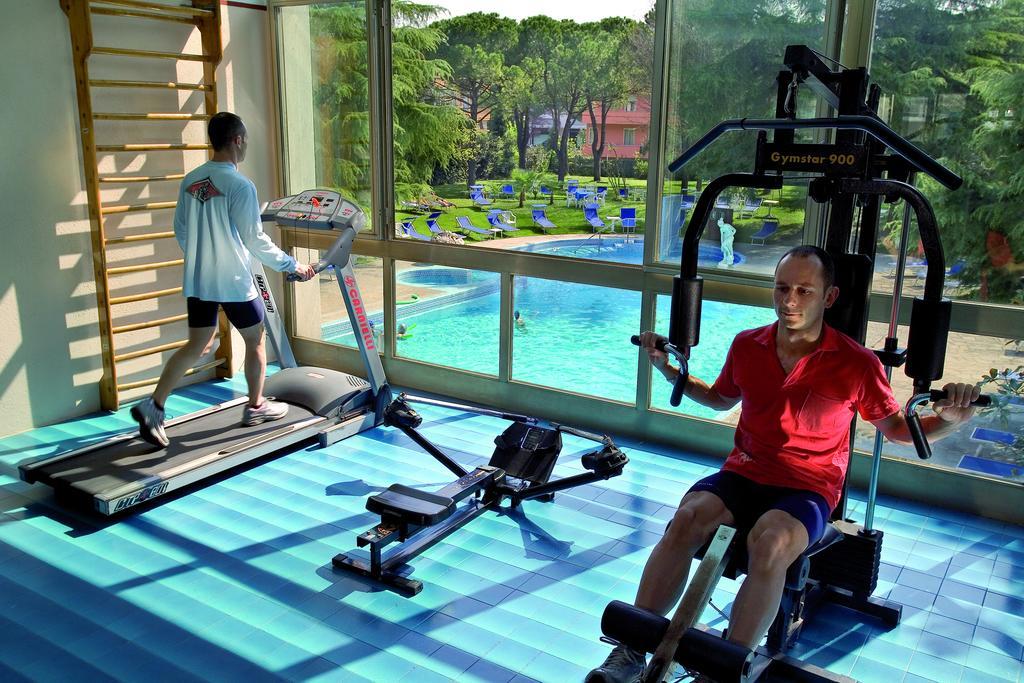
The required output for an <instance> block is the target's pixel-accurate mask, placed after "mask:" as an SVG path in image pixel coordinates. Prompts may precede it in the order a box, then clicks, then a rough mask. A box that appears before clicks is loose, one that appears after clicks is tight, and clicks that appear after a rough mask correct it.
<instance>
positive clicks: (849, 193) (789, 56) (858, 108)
mask: <svg viewBox="0 0 1024 683" xmlns="http://www.w3.org/2000/svg"><path fill="white" fill-rule="evenodd" d="M785 64H786V66H787V67H788V68H787V69H785V70H782V71H780V72H779V75H778V78H777V86H778V87H777V103H776V116H777V117H778V118H775V119H737V120H730V121H723V122H722V123H720V124H719V125H718V126H716V127H715V128H713V129H712V130H711V131H709V132H708V133H707V134H705V135H704V136H703V137H702V138H701V139H700V140H698V141H697V142H696V143H695V144H693V145H692V146H691V147H689V148H688V149H687V150H685V151H684V152H683V154H681V155H680V156H679V157H678V158H677V159H676V160H674V161H673V162H672V163H671V164H670V165H669V171H671V172H676V171H678V170H679V169H680V168H682V167H683V166H684V165H685V164H686V163H687V162H688V161H690V160H691V159H693V158H694V157H695V156H696V155H697V154H699V153H700V151H701V150H703V149H705V148H706V147H707V146H708V145H710V144H711V143H712V142H714V141H715V140H716V139H717V138H718V137H719V136H721V135H722V134H723V133H725V132H727V131H730V130H750V129H755V130H758V131H759V132H758V137H757V150H758V152H757V156H756V161H755V168H754V172H753V173H733V174H729V175H725V176H722V177H720V178H716V179H715V180H712V181H711V182H710V183H709V184H708V185H707V186H706V188H705V190H704V191H703V192H702V193H701V195H700V197H699V199H698V200H697V203H696V205H695V206H694V210H693V214H692V215H691V217H690V220H689V223H688V225H687V228H686V233H685V236H684V238H683V251H682V257H681V262H680V268H679V275H677V276H676V277H675V278H674V281H673V289H672V308H671V321H670V332H669V336H668V344H667V345H666V349H667V351H668V352H669V353H671V354H672V355H673V356H675V358H676V359H677V360H678V361H679V362H680V368H681V372H680V376H679V378H678V379H677V381H676V386H675V389H674V391H673V394H672V403H673V405H678V401H679V400H680V399H681V398H682V390H683V387H684V386H685V384H686V380H687V362H688V359H689V355H690V350H691V349H692V347H694V346H696V345H697V344H698V343H699V341H700V309H701V300H702V289H703V280H702V278H701V277H700V276H699V275H698V273H697V258H698V253H699V252H698V246H699V243H700V238H701V235H702V234H703V232H704V227H705V224H706V223H707V221H708V218H709V216H710V214H711V210H712V208H713V207H714V205H715V201H716V199H717V198H718V195H719V194H720V193H721V192H722V191H723V190H724V189H726V188H728V187H743V188H753V189H761V190H764V189H779V188H781V187H782V185H783V175H782V174H783V173H785V172H786V171H787V170H798V171H800V172H807V171H812V172H817V173H818V174H819V175H818V177H815V178H813V179H812V180H811V181H810V185H809V195H810V197H811V198H812V199H814V200H815V201H817V202H828V205H829V215H828V228H827V230H826V232H825V234H824V236H823V244H824V248H825V249H826V251H828V252H829V253H830V255H832V257H833V258H834V259H835V261H836V266H837V284H838V285H839V289H840V300H839V301H837V303H836V305H834V306H833V307H832V308H831V309H829V310H828V311H827V312H826V322H828V323H829V324H830V325H831V326H833V327H835V328H836V329H838V330H840V331H841V332H844V333H845V334H847V335H849V336H850V337H852V338H854V339H856V340H857V341H859V342H861V343H863V342H864V340H865V332H866V329H867V313H868V302H869V297H870V294H871V290H870V284H871V273H872V269H873V264H874V257H875V245H876V241H877V230H878V218H879V213H880V208H881V202H882V201H883V200H884V201H886V202H892V201H895V200H897V199H903V200H904V201H905V202H906V203H907V204H908V205H909V207H910V208H911V209H912V210H913V211H914V213H915V214H916V217H917V223H918V228H919V231H920V234H921V240H922V244H923V247H924V251H925V255H926V258H927V275H926V280H925V290H924V295H923V296H922V297H918V298H917V299H915V300H914V304H913V312H912V316H911V328H910V330H911V331H910V339H909V340H908V344H907V349H906V350H905V351H904V350H902V349H899V350H897V349H896V348H895V346H896V345H895V339H891V340H887V344H886V349H885V350H882V351H879V352H876V353H878V355H879V358H880V359H882V361H883V363H885V364H886V365H887V366H889V367H898V366H899V365H902V364H903V362H904V361H906V367H905V372H906V373H907V375H908V376H909V377H911V378H913V381H914V387H915V393H916V394H921V393H927V392H928V390H929V387H930V384H931V382H932V381H933V380H936V379H938V378H939V377H941V376H942V366H943V363H944V353H945V346H946V338H947V335H948V331H949V311H950V307H951V304H950V302H949V301H948V300H946V299H943V297H942V291H943V283H944V277H945V260H944V255H943V251H942V242H941V239H940V236H939V230H938V225H937V224H936V220H935V214H934V212H933V211H932V209H931V206H930V205H929V203H928V201H927V199H926V198H925V197H924V195H923V194H922V193H921V192H920V191H919V190H917V189H916V188H915V187H914V186H913V185H911V184H909V182H908V180H910V179H911V178H912V176H913V173H915V172H923V173H926V174H928V175H929V176H931V177H933V178H934V179H935V180H936V181H938V182H939V183H941V184H942V185H944V186H945V187H947V188H949V189H951V190H952V189H956V188H957V187H959V186H960V185H961V184H962V182H963V181H962V179H961V178H960V177H959V176H957V175H956V174H955V173H954V172H953V171H951V170H950V169H948V168H946V167H945V166H943V165H942V164H940V163H939V162H938V161H936V160H935V159H933V158H931V157H930V156H928V155H927V154H926V153H925V152H924V151H922V150H921V149H920V148H918V147H916V146H915V145H913V144H912V143H910V142H909V141H908V140H906V139H905V138H903V137H901V136H900V135H899V134H898V133H896V132H895V131H894V130H892V129H891V128H889V127H888V126H887V125H885V124H884V123H883V122H882V121H881V120H880V119H879V118H878V116H877V114H876V110H877V105H878V101H879V97H880V90H879V88H878V87H877V86H876V85H870V86H869V77H868V74H867V71H866V70H865V69H863V68H859V69H840V70H838V71H833V70H832V69H831V68H829V67H828V66H827V65H826V64H825V63H824V62H822V61H821V59H820V58H819V57H818V56H817V55H816V54H815V53H814V52H813V51H812V50H810V49H809V48H807V47H806V46H789V47H788V48H787V49H786V56H785ZM803 83H807V84H808V85H809V86H810V87H811V88H812V89H813V90H814V91H815V92H816V93H817V94H818V95H820V96H822V97H823V98H824V99H825V100H826V101H827V102H828V103H829V105H831V106H832V107H833V108H834V109H835V110H836V116H834V117H827V118H813V119H804V120H798V119H796V118H795V112H796V110H797V107H796V96H797V90H798V88H799V86H800V85H801V84H803ZM808 129H831V130H835V131H836V136H835V142H834V143H832V144H830V145H821V144H818V145H800V144H795V143H794V139H795V138H794V132H795V131H796V130H808ZM766 131H775V132H774V138H773V140H772V141H771V142H769V141H768V134H767V132H766ZM780 150H782V151H784V152H788V154H781V153H780ZM887 150H888V151H889V152H891V153H889V154H887V153H886V152H887ZM840 155H842V156H841V157H840ZM786 159H796V160H797V162H794V163H790V162H788V161H786ZM837 159H840V160H841V161H842V163H837V162H836V160H837ZM883 176H885V177H883ZM858 205H859V206H861V207H862V210H861V212H860V222H859V223H858V225H857V226H856V232H855V231H854V227H855V226H854V218H855V211H854V209H855V207H856V206H858ZM854 236H856V238H857V239H856V246H853V239H852V238H853V237H854ZM896 296H899V293H897V294H896ZM853 434H854V430H853V429H852V425H851V436H850V439H851V443H850V450H851V452H852V451H853ZM919 448H920V447H919ZM880 457H881V454H880V451H878V452H876V453H875V459H876V460H877V459H879V458H880ZM922 457H925V456H924V455H923V454H922ZM875 485H876V482H875V479H874V478H873V479H872V482H871V488H872V490H871V491H869V504H871V505H872V506H873V504H874V490H873V489H874V487H875ZM846 486H847V482H845V481H844V488H843V496H842V501H841V503H840V505H839V506H838V508H837V510H836V511H835V513H834V515H833V527H834V529H835V530H836V531H838V532H839V533H840V534H841V536H842V538H841V540H839V541H838V542H836V543H834V544H832V545H830V546H829V547H826V548H824V549H820V548H815V549H814V550H815V551H816V554H814V555H813V557H808V556H806V555H805V556H803V557H801V558H800V560H798V564H799V565H800V569H801V573H802V577H801V580H800V581H799V582H797V584H796V585H792V586H789V585H787V588H786V590H785V591H784V595H783V600H782V604H781V605H780V609H779V614H778V615H777V617H776V620H775V623H773V625H772V628H771V630H770V632H769V641H768V646H769V650H770V651H772V652H776V653H778V652H784V651H785V650H786V649H787V648H788V647H789V646H790V645H792V644H793V643H794V642H795V641H796V639H797V638H798V636H799V633H800V628H801V627H802V625H803V622H804V618H805V616H804V614H805V611H806V610H809V609H810V608H811V607H812V606H813V605H814V604H815V603H817V602H819V601H821V600H830V601H832V602H835V603H838V604H842V605H845V606H847V607H850V608H852V609H856V610H858V611H860V612H863V613H865V614H869V615H872V616H875V617H878V618H879V619H881V620H882V621H883V622H885V623H886V624H887V625H889V626H895V625H896V624H898V623H899V620H900V616H901V613H902V606H901V605H899V604H896V603H893V602H889V601H886V600H881V599H878V598H874V597H872V596H871V593H872V592H873V591H874V589H875V586H876V584H877V580H878V567H879V557H880V555H881V543H882V533H881V532H879V531H876V530H871V529H870V528H865V527H861V526H858V525H856V524H854V523H853V522H851V521H847V520H844V519H843V517H844V516H845V501H846ZM830 531H832V530H830ZM832 533H833V534H834V533H835V531H832ZM740 538H742V537H740ZM742 542H744V541H741V543H742ZM740 571H742V569H740Z"/></svg>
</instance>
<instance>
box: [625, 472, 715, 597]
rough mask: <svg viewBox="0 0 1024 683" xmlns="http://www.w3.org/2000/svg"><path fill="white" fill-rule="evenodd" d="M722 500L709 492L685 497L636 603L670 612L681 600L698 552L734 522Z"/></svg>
mask: <svg viewBox="0 0 1024 683" xmlns="http://www.w3.org/2000/svg"><path fill="white" fill-rule="evenodd" d="M732 523H733V516H732V513H730V512H729V510H728V509H727V508H726V507H725V504H724V503H723V502H722V499H721V498H719V497H718V496H716V495H715V494H713V493H710V492H708V491H692V492H690V493H687V494H686V495H685V496H683V500H682V502H680V503H679V509H677V510H676V514H675V516H674V517H673V518H672V524H671V525H670V526H669V527H668V529H667V530H666V531H665V535H664V536H662V537H661V540H660V541H658V544H657V545H656V546H654V550H653V551H652V552H651V556H650V558H648V560H647V564H646V565H645V566H644V572H643V575H642V576H641V578H640V587H639V588H638V589H637V593H636V601H635V603H636V606H637V607H642V608H644V609H648V610H651V611H652V612H657V613H658V614H666V613H667V612H668V611H669V610H671V609H672V607H674V606H675V604H676V603H677V602H679V598H680V596H681V595H682V594H683V588H684V586H685V585H686V579H687V576H688V575H689V573H690V563H691V562H692V561H693V556H694V554H695V553H696V552H697V551H698V550H700V547H701V546H702V545H704V544H705V543H707V541H708V539H709V538H711V536H712V535H713V534H714V533H715V531H716V530H717V529H718V527H719V526H721V525H722V524H732Z"/></svg>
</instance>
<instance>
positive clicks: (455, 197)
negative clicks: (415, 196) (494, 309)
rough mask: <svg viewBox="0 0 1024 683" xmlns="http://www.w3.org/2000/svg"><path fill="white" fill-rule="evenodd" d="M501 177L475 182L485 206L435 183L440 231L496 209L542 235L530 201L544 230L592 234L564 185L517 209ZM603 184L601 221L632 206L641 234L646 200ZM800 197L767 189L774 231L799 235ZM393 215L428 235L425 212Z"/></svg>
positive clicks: (753, 221)
mask: <svg viewBox="0 0 1024 683" xmlns="http://www.w3.org/2000/svg"><path fill="white" fill-rule="evenodd" d="M568 178H572V179H575V180H578V181H579V183H580V185H581V186H586V185H591V184H595V183H594V181H593V179H592V178H591V177H589V176H568V177H567V179H568ZM506 182H509V181H507V180H486V181H481V184H482V185H484V186H485V188H486V190H485V192H486V196H487V198H488V199H490V200H491V202H492V203H491V205H490V206H489V207H487V208H479V207H477V206H476V205H475V204H473V202H472V200H470V199H469V192H468V190H467V189H466V186H465V185H463V184H450V185H439V186H437V187H435V188H434V191H435V192H436V193H437V195H438V196H439V197H442V198H444V199H446V200H448V201H450V202H453V203H454V204H455V206H454V207H449V208H447V209H445V210H443V211H442V212H441V216H440V217H439V218H438V219H437V224H438V225H439V226H440V227H441V229H443V230H447V231H450V232H456V233H461V232H462V230H461V228H460V227H459V225H458V223H457V222H456V217H457V216H469V220H470V222H471V223H472V224H473V225H475V226H476V227H478V228H483V229H486V228H487V227H488V225H487V209H501V210H503V211H509V212H511V213H512V214H514V215H515V217H516V227H517V229H516V230H514V231H509V232H506V233H505V236H506V237H523V236H528V235H541V234H544V231H543V230H541V229H540V228H539V227H537V226H535V225H534V224H533V220H532V217H531V211H532V208H533V204H544V208H545V212H546V213H547V216H548V219H550V220H551V222H552V223H554V224H555V225H556V226H558V227H557V228H553V229H551V230H548V231H547V234H551V235H569V234H586V235H589V234H592V232H593V229H592V228H591V227H590V224H589V223H587V222H586V221H585V220H584V218H583V209H582V208H577V207H575V206H570V207H567V206H566V205H565V190H564V189H563V188H564V185H563V186H562V188H556V189H555V197H554V203H550V204H549V203H548V201H549V200H548V199H547V198H545V197H542V196H541V195H539V194H538V195H537V197H536V198H534V197H533V195H532V193H527V195H526V200H525V201H524V202H523V206H522V208H520V207H519V199H518V197H517V198H515V199H506V198H501V197H500V196H499V194H498V189H499V188H500V187H501V185H502V184H504V183H506ZM625 182H626V186H627V187H629V188H631V189H632V188H636V189H646V187H647V182H646V181H645V180H638V179H633V178H628V179H626V181H625ZM608 187H609V190H608V199H607V201H606V202H605V204H604V206H599V207H598V212H597V215H598V216H600V217H601V219H602V220H605V217H606V216H618V215H619V209H621V208H623V207H634V208H636V216H637V230H636V232H637V233H640V234H642V233H643V232H644V226H645V225H646V220H645V218H646V212H647V206H646V202H642V201H633V200H627V201H620V200H619V198H618V194H617V191H616V190H614V189H613V188H612V187H611V186H610V185H609V186H608ZM695 187H696V185H695V183H693V182H691V183H690V185H689V189H688V192H690V193H694V192H695ZM665 192H666V194H668V193H672V194H676V193H679V183H678V182H668V183H665ZM805 197H806V190H805V189H804V188H802V187H791V186H786V187H783V188H782V192H781V195H780V193H779V192H777V191H774V192H772V193H771V197H770V198H771V199H775V200H777V201H778V202H779V203H778V205H776V206H774V207H772V214H773V215H774V216H775V217H776V218H777V219H778V220H779V231H778V233H777V234H778V235H779V236H783V235H786V234H794V233H796V234H799V233H800V232H801V231H802V230H803V221H804V202H805ZM765 198H766V199H767V198H769V197H768V196H767V195H766V196H765ZM756 213H757V216H756V217H754V218H746V219H740V218H739V212H738V211H737V212H736V218H735V219H734V221H733V225H734V226H735V228H736V233H737V234H736V241H737V242H743V241H750V235H753V234H754V233H756V232H757V231H758V230H760V229H761V225H762V223H763V222H764V215H765V213H766V210H765V208H761V209H760V210H758V211H757V212H756ZM395 216H396V220H397V221H398V222H401V221H409V220H411V221H412V224H413V227H414V228H415V229H416V230H417V231H418V232H420V233H422V234H424V235H429V234H430V231H429V230H428V229H427V224H426V220H425V217H426V213H424V212H410V211H403V210H401V209H400V208H399V209H398V210H397V211H396V213H395ZM606 223H607V221H606ZM466 239H467V240H469V241H480V240H485V239H489V237H487V236H486V235H478V234H475V233H472V234H470V235H467V236H466Z"/></svg>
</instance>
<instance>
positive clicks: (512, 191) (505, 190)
mask: <svg viewBox="0 0 1024 683" xmlns="http://www.w3.org/2000/svg"><path fill="white" fill-rule="evenodd" d="M501 196H502V197H505V198H506V199H512V198H514V197H515V196H516V188H514V187H512V184H511V183H505V184H504V185H502V186H501Z"/></svg>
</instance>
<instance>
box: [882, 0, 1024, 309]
mask: <svg viewBox="0 0 1024 683" xmlns="http://www.w3.org/2000/svg"><path fill="white" fill-rule="evenodd" d="M1022 38H1024V35H1022V30H1021V23H1020V8H1019V5H1017V4H1014V3H1002V2H981V3H962V2H956V3H948V2H913V3H909V2H884V3H879V7H878V17H877V24H876V37H875V43H874V46H873V52H872V58H871V64H872V67H871V75H872V78H873V80H874V81H875V82H876V83H877V84H878V85H879V86H880V87H881V88H882V93H883V96H882V101H881V104H880V106H879V114H880V115H881V116H882V118H883V119H885V120H886V121H887V122H888V123H889V125H890V126H892V127H893V128H895V129H896V130H897V131H898V132H900V133H901V134H902V135H904V136H906V137H908V138H909V139H910V140H912V141H913V142H914V143H915V144H917V145H919V146H920V147H922V148H923V149H925V150H926V151H927V152H928V153H929V154H931V155H933V156H935V157H937V158H939V159H940V161H942V163H944V164H946V165H947V166H949V167H951V168H952V169H953V170H955V171H956V172H957V173H959V174H960V175H962V176H963V177H964V179H965V184H964V186H963V187H961V188H960V189H958V190H956V191H949V190H947V189H946V188H944V187H941V186H939V185H938V184H936V183H934V182H931V181H930V180H928V179H919V180H918V183H917V184H918V186H919V187H921V189H922V190H923V191H924V192H925V194H926V195H927V196H928V198H929V199H930V201H931V203H932V205H933V207H934V209H935V213H936V218H937V219H938V223H939V227H940V229H941V230H942V242H943V247H944V249H945V253H946V262H945V267H946V269H947V274H948V277H949V278H950V279H954V280H955V281H956V283H957V286H956V287H955V288H953V290H952V291H950V292H949V294H950V295H952V296H954V297H956V298H960V299H971V300H977V301H990V302H998V303H1013V304H1016V305H1020V304H1024V280H1022V278H1024V221H1022V219H1021V211H1020V196H1021V190H1020V187H1021V185H1020V170H1021V168H1024V147H1022V146H1021V145H1020V139H1021V135H1022V132H1024V119H1022V112H1024V87H1022V84H1021V80H1020V70H1021V67H1022V65H1024V40H1022ZM910 252H911V256H912V257H915V258H917V260H918V261H920V256H919V254H918V253H917V252H918V247H917V242H916V240H912V241H911V243H910Z"/></svg>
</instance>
